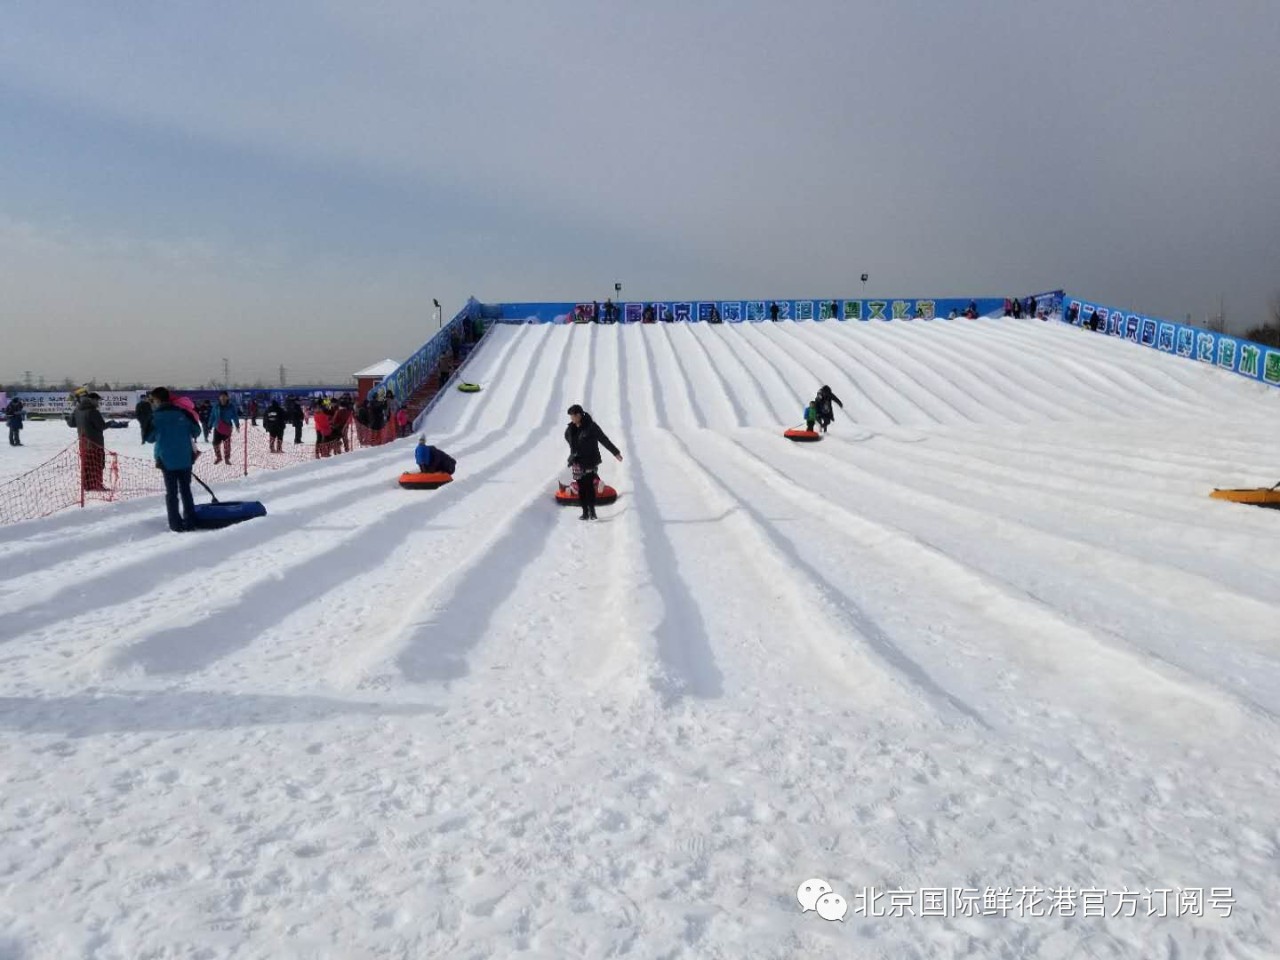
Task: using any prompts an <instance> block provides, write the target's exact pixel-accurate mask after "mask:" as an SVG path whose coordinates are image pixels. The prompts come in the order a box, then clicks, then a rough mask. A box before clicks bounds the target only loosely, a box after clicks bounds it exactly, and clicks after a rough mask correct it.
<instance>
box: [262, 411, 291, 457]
mask: <svg viewBox="0 0 1280 960" xmlns="http://www.w3.org/2000/svg"><path fill="white" fill-rule="evenodd" d="M287 422H288V421H287V418H286V415H285V412H284V407H282V406H280V401H279V400H277V399H276V398H274V397H273V398H272V399H271V406H269V407H267V412H266V413H264V414H263V415H262V425H263V426H264V427H266V428H267V438H268V441H269V446H270V449H271V452H272V453H284V428H285V426H286V424H287Z"/></svg>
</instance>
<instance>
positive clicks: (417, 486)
mask: <svg viewBox="0 0 1280 960" xmlns="http://www.w3.org/2000/svg"><path fill="white" fill-rule="evenodd" d="M452 481H453V477H452V476H451V475H450V474H447V473H402V474H400V486H402V487H404V488H405V489H406V490H434V489H435V488H436V487H443V486H444V485H445V484H446V483H451V482H452Z"/></svg>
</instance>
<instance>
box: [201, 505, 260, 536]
mask: <svg viewBox="0 0 1280 960" xmlns="http://www.w3.org/2000/svg"><path fill="white" fill-rule="evenodd" d="M266 515H267V508H266V507H264V506H263V505H262V504H261V503H260V502H259V501H257V500H243V501H240V500H232V501H225V500H220V501H218V502H217V503H198V504H196V517H195V523H196V528H197V529H199V530H220V529H222V528H223V527H229V526H231V525H232V524H233V523H242V522H244V521H245V520H252V519H254V518H255V517H265V516H266Z"/></svg>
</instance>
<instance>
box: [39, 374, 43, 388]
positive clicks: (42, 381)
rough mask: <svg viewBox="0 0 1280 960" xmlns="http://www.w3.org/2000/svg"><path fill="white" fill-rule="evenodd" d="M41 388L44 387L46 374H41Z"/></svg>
mask: <svg viewBox="0 0 1280 960" xmlns="http://www.w3.org/2000/svg"><path fill="white" fill-rule="evenodd" d="M40 389H41V390H43V389H44V374H43V373H42V374H40Z"/></svg>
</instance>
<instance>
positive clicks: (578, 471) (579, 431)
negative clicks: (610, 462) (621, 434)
mask: <svg viewBox="0 0 1280 960" xmlns="http://www.w3.org/2000/svg"><path fill="white" fill-rule="evenodd" d="M564 439H565V442H566V443H568V444H569V466H570V467H572V468H573V472H574V475H575V476H574V478H575V479H576V480H577V481H578V503H580V504H581V505H582V516H581V517H579V518H578V519H579V520H595V519H596V479H597V471H598V470H599V468H600V460H601V457H600V446H601V444H603V445H604V447H605V449H607V450H608V451H609V452H610V453H612V454H613V456H614V459H615V460H617V461H618V462H619V463H621V462H622V453H621V452H620V451H619V450H618V448H617V447H615V446H614V445H613V441H612V440H610V439H609V438H608V437H607V436H605V433H604V431H603V430H601V429H600V426H599V424H597V423H596V422H595V421H594V420H592V419H591V414H589V413H587V412H586V411H585V410H583V409H582V405H581V404H577V403H575V404H574V405H573V406H572V407H570V408H569V426H567V427H566V428H565V431H564Z"/></svg>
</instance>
